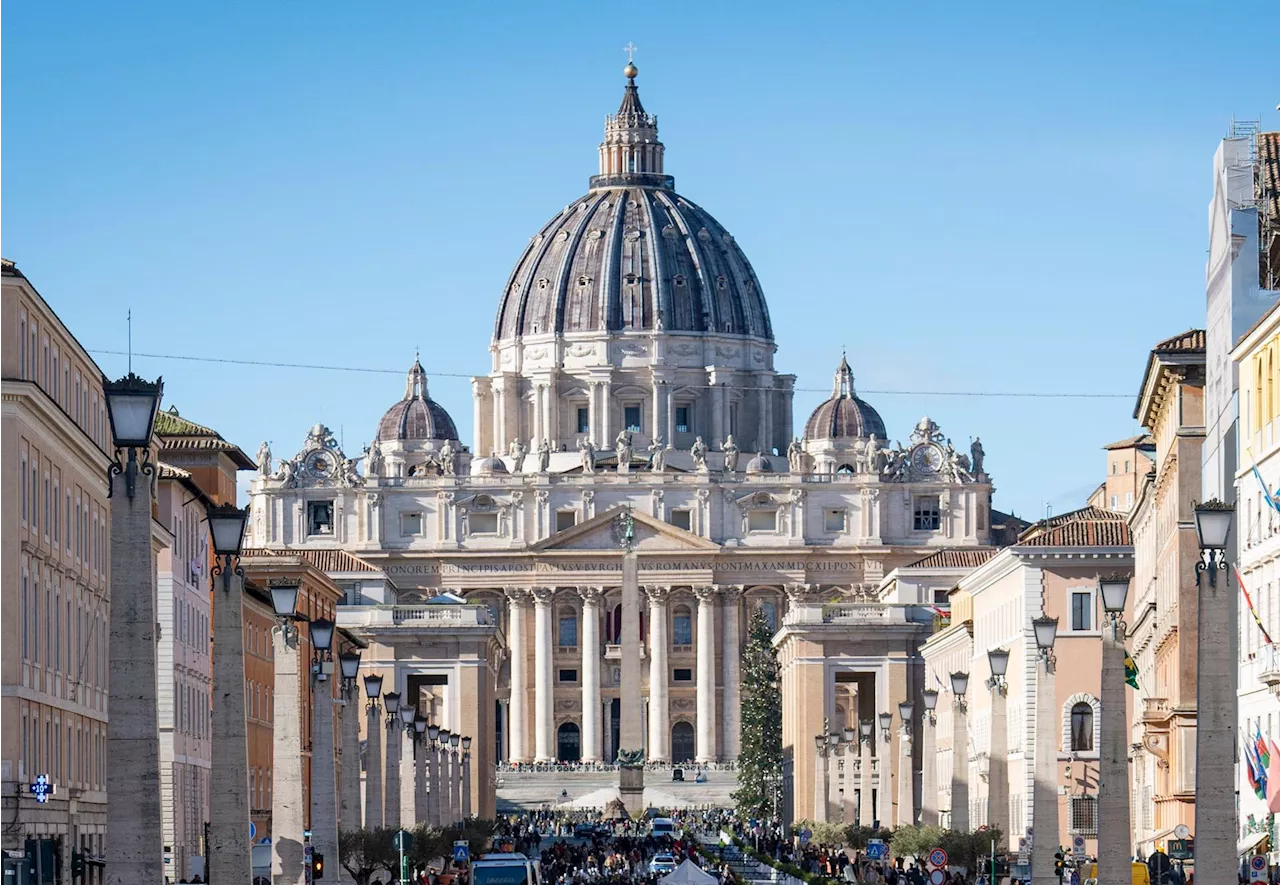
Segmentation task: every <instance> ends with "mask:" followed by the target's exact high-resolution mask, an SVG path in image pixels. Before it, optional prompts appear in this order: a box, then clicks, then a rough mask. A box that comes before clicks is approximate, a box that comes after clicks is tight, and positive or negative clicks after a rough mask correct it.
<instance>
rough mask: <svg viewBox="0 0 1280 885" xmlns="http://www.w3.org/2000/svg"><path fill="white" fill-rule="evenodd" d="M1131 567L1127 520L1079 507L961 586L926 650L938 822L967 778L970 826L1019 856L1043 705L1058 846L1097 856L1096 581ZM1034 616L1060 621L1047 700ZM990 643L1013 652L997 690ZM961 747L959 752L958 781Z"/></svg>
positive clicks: (949, 812)
mask: <svg viewBox="0 0 1280 885" xmlns="http://www.w3.org/2000/svg"><path fill="white" fill-rule="evenodd" d="M1132 571H1133V547H1132V545H1131V544H1130V538H1129V530H1128V526H1127V525H1126V523H1125V521H1124V519H1123V517H1122V516H1121V515H1119V514H1117V513H1114V512H1112V511H1109V510H1103V509H1099V508H1094V507H1085V508H1083V509H1081V510H1075V511H1072V512H1069V513H1064V514H1062V515H1060V516H1056V517H1052V518H1050V519H1047V520H1043V521H1041V522H1039V523H1036V524H1035V525H1033V526H1032V527H1030V528H1029V529H1027V530H1025V531H1024V532H1023V533H1022V536H1021V537H1020V538H1019V540H1018V543H1017V544H1015V545H1013V546H1011V547H1006V548H1004V549H1002V550H1000V551H999V552H998V553H995V555H993V556H991V557H990V558H989V559H988V560H987V561H986V562H985V563H984V564H982V565H980V566H978V567H977V568H975V569H973V570H972V571H971V572H969V573H968V574H967V575H965V576H964V577H963V578H961V579H960V580H959V581H958V582H957V584H956V587H955V590H954V591H953V593H952V605H951V621H950V624H949V625H947V626H946V628H945V629H943V630H941V631H939V632H937V633H936V634H934V635H933V636H931V637H930V638H929V639H928V641H927V642H926V643H925V644H924V646H923V647H922V649H921V656H922V658H923V662H924V663H923V667H924V673H923V677H922V683H923V685H924V686H927V687H929V688H931V689H933V690H935V691H938V692H939V698H938V703H937V717H936V718H937V722H936V725H935V726H934V728H935V729H936V749H937V753H936V757H935V759H934V760H932V764H934V765H935V766H936V768H935V771H934V778H935V783H936V784H937V785H938V790H937V792H938V796H937V806H936V807H937V808H939V809H940V811H941V815H942V818H941V819H942V824H943V826H954V825H956V823H957V818H956V812H957V809H956V808H955V802H956V801H957V797H956V796H955V795H953V793H952V790H951V789H950V784H952V783H954V782H958V783H963V784H965V785H966V792H967V794H968V802H967V814H968V823H969V828H971V829H972V828H977V827H979V826H983V825H992V826H995V827H998V828H1000V829H1001V831H1002V832H1004V833H1005V835H1006V839H1007V841H1008V845H1009V849H1010V852H1011V854H1013V855H1014V856H1017V855H1019V854H1024V855H1025V854H1026V846H1027V844H1028V842H1029V837H1030V835H1031V833H1030V830H1031V828H1032V827H1033V826H1034V823H1035V822H1034V820H1033V814H1032V810H1033V794H1034V789H1033V787H1034V780H1035V754H1036V747H1037V718H1036V715H1035V713H1036V710H1037V708H1038V707H1039V706H1040V705H1041V704H1044V703H1050V704H1052V707H1053V710H1054V711H1055V715H1054V717H1053V721H1054V726H1053V729H1054V730H1053V746H1054V753H1055V764H1056V768H1057V773H1058V777H1057V784H1058V789H1059V792H1058V832H1057V833H1056V834H1055V835H1054V838H1055V840H1056V841H1055V843H1054V845H1055V847H1056V846H1057V845H1070V844H1071V841H1070V838H1071V837H1072V836H1076V835H1079V836H1082V837H1084V839H1085V850H1086V853H1088V854H1090V855H1096V854H1097V836H1098V832H1097V791H1098V754H1099V746H1100V744H1099V738H1100V736H1101V728H1102V719H1101V704H1100V701H1099V697H1100V693H1101V684H1100V678H1101V677H1100V672H1101V660H1102V639H1101V637H1102V620H1101V619H1102V618H1103V612H1102V604H1101V600H1100V599H1099V598H1098V584H1097V582H1098V577H1099V575H1111V574H1132ZM1130 598H1131V599H1132V597H1130ZM1041 614H1046V615H1048V616H1050V617H1056V618H1058V625H1059V626H1058V635H1057V642H1056V644H1055V646H1054V655H1055V656H1056V659H1057V664H1056V671H1055V676H1054V680H1053V697H1052V698H1051V699H1046V698H1042V697H1040V696H1039V687H1038V685H1037V680H1036V668H1037V666H1038V663H1037V649H1036V643H1035V636H1034V633H1033V630H1032V626H1031V621H1032V619H1033V618H1036V617H1039V616H1040V615H1041ZM993 649H996V650H998V649H1003V650H1004V651H1007V652H1008V653H1009V658H1008V668H1007V671H1006V674H1005V677H1004V680H1003V688H1002V689H1000V688H998V687H997V686H996V685H993V683H992V681H991V678H990V677H991V675H992V673H991V668H990V664H989V659H988V655H987V653H988V652H989V651H991V650H993ZM952 673H966V674H968V685H967V691H966V692H965V697H964V699H963V701H962V702H961V701H960V700H959V699H958V698H957V697H956V696H955V695H954V694H953V693H952V691H951V689H952V683H951V678H950V677H951V674H952ZM921 690H922V691H923V688H922V689H921ZM961 703H962V704H963V707H964V712H965V716H966V727H965V728H963V729H961V731H960V732H959V733H960V734H964V735H966V736H967V741H966V743H967V746H964V747H960V748H957V747H956V746H955V742H954V740H953V735H954V734H956V732H955V731H954V730H953V729H954V726H955V722H954V717H955V716H956V710H957V707H958V706H959V705H960V704H961ZM997 703H998V706H997ZM1130 706H1132V704H1131V703H1130ZM1001 719H1003V725H1004V730H1003V734H1002V735H1001V734H1000V733H999V732H998V729H999V725H1000V723H1001ZM993 725H994V726H995V730H993ZM926 727H927V726H926ZM1001 747H1003V750H1002V749H1001ZM993 748H994V750H993ZM956 752H962V753H964V757H965V758H964V759H963V760H962V761H961V763H960V768H961V772H962V777H961V778H960V779H959V780H958V781H957V779H956V778H955V777H954V774H955V773H956V764H955V753H956ZM925 764H930V760H925ZM962 795H963V794H962ZM993 796H994V797H996V798H995V799H994V800H993Z"/></svg>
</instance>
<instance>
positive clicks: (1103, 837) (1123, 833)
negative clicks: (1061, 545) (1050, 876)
mask: <svg viewBox="0 0 1280 885" xmlns="http://www.w3.org/2000/svg"><path fill="white" fill-rule="evenodd" d="M1098 590H1099V591H1100V593H1099V595H1101V596H1102V608H1103V610H1104V611H1106V613H1107V620H1108V621H1109V624H1108V627H1107V628H1105V629H1103V631H1102V693H1101V694H1102V697H1101V701H1102V723H1101V724H1102V746H1101V747H1099V750H1100V751H1101V755H1100V757H1099V760H1098V878H1099V880H1101V881H1103V882H1111V881H1122V880H1123V878H1124V875H1125V871H1126V870H1128V869H1129V861H1130V858H1131V857H1132V856H1133V852H1132V847H1131V843H1130V838H1129V834H1130V820H1129V756H1128V746H1129V741H1128V739H1127V737H1128V734H1129V724H1128V716H1127V715H1126V709H1125V707H1126V705H1125V700H1126V699H1125V680H1124V656H1125V652H1124V639H1125V623H1124V608H1125V600H1126V599H1127V598H1128V596H1129V576H1128V575H1115V576H1111V577H1102V578H1099V579H1098Z"/></svg>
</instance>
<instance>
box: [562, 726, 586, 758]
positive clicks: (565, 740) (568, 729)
mask: <svg viewBox="0 0 1280 885" xmlns="http://www.w3.org/2000/svg"><path fill="white" fill-rule="evenodd" d="M556 759H557V760H558V761H560V762H577V761H579V760H580V759H582V733H581V732H580V731H579V730H578V726H577V724H576V723H573V722H566V723H564V724H563V725H561V726H560V728H558V729H557V730H556Z"/></svg>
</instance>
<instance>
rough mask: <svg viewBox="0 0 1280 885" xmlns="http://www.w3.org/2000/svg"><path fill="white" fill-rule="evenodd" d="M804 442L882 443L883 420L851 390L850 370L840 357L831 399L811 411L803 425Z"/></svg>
mask: <svg viewBox="0 0 1280 885" xmlns="http://www.w3.org/2000/svg"><path fill="white" fill-rule="evenodd" d="M804 435H805V437H806V438H807V439H866V438H867V437H870V436H875V437H877V438H879V439H884V438H885V436H886V434H885V429H884V419H882V418H881V417H880V413H879V412H877V411H876V410H875V409H873V408H871V406H870V404H868V403H867V402H866V401H864V400H860V399H858V396H857V394H856V393H854V390H853V370H852V369H850V368H849V362H848V360H846V359H845V358H844V357H843V356H841V357H840V365H839V366H838V367H836V375H835V386H834V388H833V389H832V391H831V398H830V399H828V400H827V401H826V402H824V403H823V404H822V405H820V406H818V408H816V409H814V410H813V414H811V415H810V416H809V420H808V421H806V422H805V425H804Z"/></svg>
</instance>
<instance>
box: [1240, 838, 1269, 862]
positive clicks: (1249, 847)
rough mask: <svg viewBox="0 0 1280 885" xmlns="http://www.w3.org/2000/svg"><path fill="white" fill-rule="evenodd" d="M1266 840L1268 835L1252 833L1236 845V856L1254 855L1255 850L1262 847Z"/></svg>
mask: <svg viewBox="0 0 1280 885" xmlns="http://www.w3.org/2000/svg"><path fill="white" fill-rule="evenodd" d="M1265 838H1267V834H1266V833H1250V834H1249V835H1247V836H1245V837H1244V838H1243V839H1241V840H1240V841H1239V842H1237V843H1236V855H1237V856H1239V855H1242V854H1252V853H1253V849H1255V848H1257V847H1258V846H1259V845H1261V844H1262V840H1263V839H1265Z"/></svg>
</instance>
